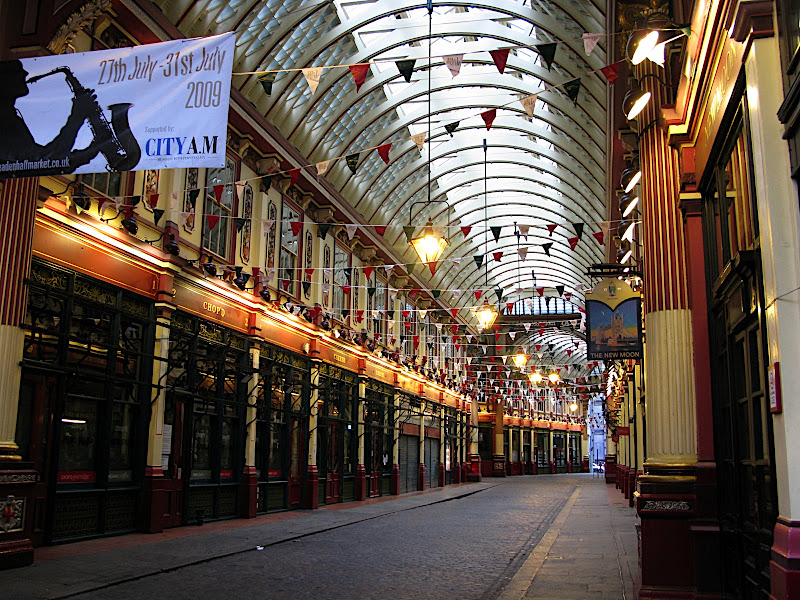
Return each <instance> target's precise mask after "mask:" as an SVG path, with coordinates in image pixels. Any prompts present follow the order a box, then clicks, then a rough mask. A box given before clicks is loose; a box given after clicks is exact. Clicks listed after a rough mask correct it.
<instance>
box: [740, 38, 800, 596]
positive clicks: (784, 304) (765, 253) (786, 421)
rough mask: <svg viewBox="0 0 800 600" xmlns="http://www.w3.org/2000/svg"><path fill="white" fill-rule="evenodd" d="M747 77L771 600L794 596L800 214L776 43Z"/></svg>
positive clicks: (799, 586)
mask: <svg viewBox="0 0 800 600" xmlns="http://www.w3.org/2000/svg"><path fill="white" fill-rule="evenodd" d="M745 69H746V73H747V83H748V90H752V93H748V108H749V113H750V115H749V116H750V133H751V139H752V145H753V172H754V174H755V182H754V183H755V187H756V198H757V201H758V218H759V224H760V228H759V232H760V236H761V262H762V265H763V276H764V302H765V306H766V321H767V340H768V344H767V347H768V351H769V363H770V365H774V364H776V363H777V364H779V369H780V392H781V396H782V399H783V412H781V413H778V414H774V415H772V417H771V418H772V430H773V434H774V440H775V472H776V475H777V485H778V514H779V516H778V522H777V524H776V525H775V531H774V539H773V545H772V560H771V561H770V584H771V588H772V589H771V595H770V598H771V599H773V600H785V599H788V598H795V597H797V595H798V594H800V494H798V493H797V489H798V486H800V458H798V457H800V439H798V436H797V423H798V422H800V370H798V369H797V367H796V365H797V364H799V362H800V345H798V343H797V341H798V339H800V291H798V288H800V257H799V256H798V252H797V251H798V246H800V242H799V240H800V212H798V193H797V191H798V190H797V182H796V181H793V180H792V179H791V178H790V175H789V173H790V162H789V149H788V146H787V144H786V143H785V142H780V141H779V140H780V137H781V136H782V135H783V131H784V130H783V128H782V127H781V124H780V122H779V121H778V118H777V117H776V114H777V113H778V109H779V105H780V99H781V98H782V97H783V90H782V86H781V73H780V59H779V55H778V41H777V39H776V38H775V37H769V38H765V39H757V40H754V41H753V42H752V47H751V49H750V53H749V55H748V56H747V59H746V61H745Z"/></svg>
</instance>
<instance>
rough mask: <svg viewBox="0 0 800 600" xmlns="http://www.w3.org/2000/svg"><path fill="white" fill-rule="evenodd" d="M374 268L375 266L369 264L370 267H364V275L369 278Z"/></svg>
mask: <svg viewBox="0 0 800 600" xmlns="http://www.w3.org/2000/svg"><path fill="white" fill-rule="evenodd" d="M374 269H375V267H371V266H370V267H364V277H366V278H367V279H369V278H370V277H371V276H372V271H373V270H374Z"/></svg>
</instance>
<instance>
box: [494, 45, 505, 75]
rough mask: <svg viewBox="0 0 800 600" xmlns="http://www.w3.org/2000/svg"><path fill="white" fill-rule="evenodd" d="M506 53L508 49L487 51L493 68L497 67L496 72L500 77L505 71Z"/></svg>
mask: <svg viewBox="0 0 800 600" xmlns="http://www.w3.org/2000/svg"><path fill="white" fill-rule="evenodd" d="M508 51H509V48H502V49H501V50H489V54H491V55H492V60H493V61H494V66H495V67H497V70H498V71H500V74H501V75H502V74H503V71H505V70H506V62H508Z"/></svg>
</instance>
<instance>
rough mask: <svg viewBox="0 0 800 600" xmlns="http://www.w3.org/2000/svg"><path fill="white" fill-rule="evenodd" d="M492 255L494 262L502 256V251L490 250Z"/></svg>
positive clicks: (498, 260)
mask: <svg viewBox="0 0 800 600" xmlns="http://www.w3.org/2000/svg"><path fill="white" fill-rule="evenodd" d="M492 256H493V257H494V260H495V261H496V262H500V259H501V258H503V251H502V250H498V251H497V252H492Z"/></svg>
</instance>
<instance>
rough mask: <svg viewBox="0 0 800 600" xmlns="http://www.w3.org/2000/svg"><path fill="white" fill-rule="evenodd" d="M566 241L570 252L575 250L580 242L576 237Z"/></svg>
mask: <svg viewBox="0 0 800 600" xmlns="http://www.w3.org/2000/svg"><path fill="white" fill-rule="evenodd" d="M567 241H568V242H569V249H570V250H575V246H577V245H578V242H580V241H581V238H579V237H577V236H576V237H571V238H569V239H568V240H567Z"/></svg>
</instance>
